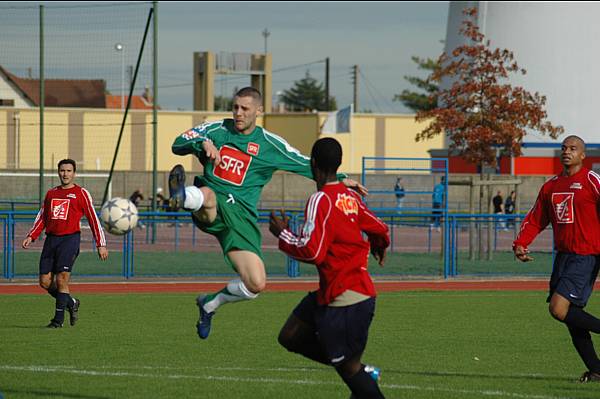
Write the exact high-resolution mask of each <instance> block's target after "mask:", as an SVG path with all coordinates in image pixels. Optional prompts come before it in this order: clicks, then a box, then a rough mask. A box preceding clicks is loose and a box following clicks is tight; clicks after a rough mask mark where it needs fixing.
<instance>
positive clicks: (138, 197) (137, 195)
mask: <svg viewBox="0 0 600 399" xmlns="http://www.w3.org/2000/svg"><path fill="white" fill-rule="evenodd" d="M143 199H144V193H143V192H142V189H141V188H138V189H137V190H135V191H134V192H133V194H131V195H130V196H129V201H131V202H133V204H134V205H135V207H136V208H138V211H140V205H141V201H142V200H143ZM137 225H138V227H139V228H140V229H143V228H144V225H143V224H142V222H141V221H140V220H138V224H137Z"/></svg>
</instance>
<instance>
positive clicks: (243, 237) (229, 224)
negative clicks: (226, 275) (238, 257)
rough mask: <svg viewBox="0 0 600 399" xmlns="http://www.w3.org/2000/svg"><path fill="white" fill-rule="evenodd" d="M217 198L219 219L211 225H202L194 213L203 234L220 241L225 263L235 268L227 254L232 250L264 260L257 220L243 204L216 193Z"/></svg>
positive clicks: (194, 218) (196, 223) (196, 222)
mask: <svg viewBox="0 0 600 399" xmlns="http://www.w3.org/2000/svg"><path fill="white" fill-rule="evenodd" d="M215 195H216V197H217V217H216V218H215V220H214V222H212V223H211V224H206V223H201V222H200V221H199V220H198V219H197V218H196V217H195V216H194V214H193V213H192V220H193V222H194V224H195V225H196V226H197V227H198V228H199V229H200V230H202V231H203V232H205V233H208V234H210V235H213V236H215V237H216V238H217V240H219V244H221V248H222V249H223V254H224V256H225V261H226V262H227V264H229V266H231V267H233V264H232V263H231V260H230V259H229V257H228V256H227V253H228V252H229V251H232V250H236V249H239V250H243V251H250V252H253V253H255V254H256V255H258V257H259V258H260V259H261V260H262V259H263V255H262V251H261V243H262V236H261V234H260V230H259V229H258V225H257V223H256V218H255V217H254V216H253V215H252V213H250V212H249V211H248V210H247V209H246V208H245V207H244V206H243V205H242V204H240V203H239V202H236V201H232V199H231V198H228V197H227V196H226V195H222V194H219V193H215Z"/></svg>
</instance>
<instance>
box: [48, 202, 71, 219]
mask: <svg viewBox="0 0 600 399" xmlns="http://www.w3.org/2000/svg"><path fill="white" fill-rule="evenodd" d="M70 202H71V200H69V199H61V198H52V203H51V205H50V210H51V212H52V219H59V220H67V216H68V215H69V203H70Z"/></svg>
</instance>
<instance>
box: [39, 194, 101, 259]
mask: <svg viewBox="0 0 600 399" xmlns="http://www.w3.org/2000/svg"><path fill="white" fill-rule="evenodd" d="M83 215H85V217H86V218H87V220H88V222H89V224H90V228H91V230H92V233H93V235H94V239H95V240H96V246H97V247H105V246H106V238H105V237H104V230H102V226H101V225H100V220H99V219H98V216H97V215H96V211H95V210H94V203H93V202H92V196H91V195H90V193H89V191H87V190H86V189H85V188H83V187H80V186H78V185H74V186H73V187H71V188H66V189H65V188H62V187H61V186H58V187H54V188H53V189H50V190H48V192H47V193H46V198H44V204H43V206H42V209H40V211H39V212H38V214H37V217H36V218H35V222H34V223H33V227H32V228H31V230H29V233H27V235H28V236H29V237H31V238H32V239H33V240H36V239H37V238H38V237H39V235H40V234H41V233H42V230H44V228H45V229H46V234H52V235H55V236H64V235H67V234H73V233H77V232H79V231H80V227H79V222H80V221H81V218H82V217H83Z"/></svg>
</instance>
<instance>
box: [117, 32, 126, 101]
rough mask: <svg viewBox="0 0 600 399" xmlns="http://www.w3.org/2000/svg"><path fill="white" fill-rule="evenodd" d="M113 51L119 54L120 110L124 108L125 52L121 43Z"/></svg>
mask: <svg viewBox="0 0 600 399" xmlns="http://www.w3.org/2000/svg"><path fill="white" fill-rule="evenodd" d="M115 50H117V52H119V53H121V109H123V108H125V50H124V47H123V45H122V44H121V43H117V44H115Z"/></svg>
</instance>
